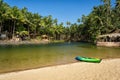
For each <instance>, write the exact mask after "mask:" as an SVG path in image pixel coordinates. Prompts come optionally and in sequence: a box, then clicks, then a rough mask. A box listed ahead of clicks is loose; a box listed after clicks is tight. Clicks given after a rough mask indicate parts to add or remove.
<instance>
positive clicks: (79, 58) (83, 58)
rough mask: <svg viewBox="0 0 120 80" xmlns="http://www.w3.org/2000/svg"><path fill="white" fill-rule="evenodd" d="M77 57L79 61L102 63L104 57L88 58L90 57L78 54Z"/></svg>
mask: <svg viewBox="0 0 120 80" xmlns="http://www.w3.org/2000/svg"><path fill="white" fill-rule="evenodd" d="M75 59H76V60H78V61H84V62H94V63H100V62H101V60H102V59H98V58H88V57H81V56H77V57H76V58H75Z"/></svg>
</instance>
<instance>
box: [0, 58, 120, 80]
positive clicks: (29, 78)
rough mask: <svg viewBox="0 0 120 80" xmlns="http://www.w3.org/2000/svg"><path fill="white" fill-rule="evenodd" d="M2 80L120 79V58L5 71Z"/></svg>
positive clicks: (0, 76) (0, 79) (0, 75)
mask: <svg viewBox="0 0 120 80" xmlns="http://www.w3.org/2000/svg"><path fill="white" fill-rule="evenodd" d="M0 80H120V58H118V59H108V60H102V61H101V63H87V62H77V63H72V64H66V65H58V66H52V67H45V68H39V69H32V70H25V71H19V72H11V73H5V74H0Z"/></svg>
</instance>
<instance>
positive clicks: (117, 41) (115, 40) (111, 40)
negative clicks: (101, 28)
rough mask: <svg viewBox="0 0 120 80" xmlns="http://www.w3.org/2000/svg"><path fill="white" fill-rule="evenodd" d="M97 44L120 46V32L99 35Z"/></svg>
mask: <svg viewBox="0 0 120 80" xmlns="http://www.w3.org/2000/svg"><path fill="white" fill-rule="evenodd" d="M96 44H97V46H107V47H112V46H117V47H120V33H111V34H106V35H100V36H98V37H97V43H96Z"/></svg>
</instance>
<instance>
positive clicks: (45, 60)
mask: <svg viewBox="0 0 120 80" xmlns="http://www.w3.org/2000/svg"><path fill="white" fill-rule="evenodd" d="M76 56H85V57H96V58H102V59H105V58H120V48H107V47H96V46H95V45H92V44H89V43H80V42H73V43H67V42H66V43H50V44H39V45H9V46H0V73H4V72H11V71H18V70H24V69H31V68H39V67H45V66H51V65H58V64H66V63H72V62H76V60H75V59H74V58H75V57H76Z"/></svg>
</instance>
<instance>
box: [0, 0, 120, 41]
mask: <svg viewBox="0 0 120 80" xmlns="http://www.w3.org/2000/svg"><path fill="white" fill-rule="evenodd" d="M100 1H102V2H103V3H102V4H101V5H98V6H94V7H93V10H92V12H91V13H90V14H89V15H87V16H85V15H83V16H82V18H78V19H77V20H76V23H72V22H69V21H67V22H66V26H65V25H64V24H63V22H61V23H59V24H58V20H57V19H53V18H52V16H51V15H48V16H42V15H40V14H39V13H32V12H30V11H28V9H27V8H26V7H24V8H22V9H19V8H18V7H17V6H13V7H11V6H9V5H8V4H7V3H5V2H4V1H3V0H0V34H3V33H4V34H7V36H8V39H13V38H15V37H19V38H21V39H22V40H25V39H35V38H36V37H38V36H41V35H47V36H49V39H53V40H66V41H87V42H95V41H96V37H97V36H98V35H101V34H107V33H112V32H114V31H115V30H118V29H120V17H119V16H120V0H116V3H115V5H114V6H112V5H111V0H100ZM24 37H27V38H24Z"/></svg>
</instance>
